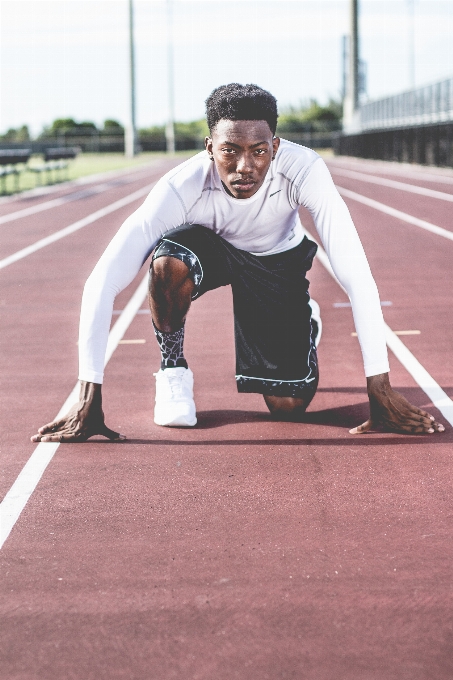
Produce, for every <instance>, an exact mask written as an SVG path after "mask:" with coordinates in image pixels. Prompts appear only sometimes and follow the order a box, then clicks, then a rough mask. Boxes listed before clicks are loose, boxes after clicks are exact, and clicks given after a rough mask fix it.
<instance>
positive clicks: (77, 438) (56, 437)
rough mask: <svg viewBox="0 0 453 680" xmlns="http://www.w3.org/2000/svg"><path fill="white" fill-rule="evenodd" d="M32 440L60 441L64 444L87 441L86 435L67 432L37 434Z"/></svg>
mask: <svg viewBox="0 0 453 680" xmlns="http://www.w3.org/2000/svg"><path fill="white" fill-rule="evenodd" d="M32 441H35V442H39V441H41V442H59V443H60V444H63V443H64V442H82V441H85V439H84V437H82V436H81V435H78V434H73V433H69V432H66V433H65V434H61V433H60V434H55V433H51V434H45V435H42V436H41V435H35V436H34V437H32Z"/></svg>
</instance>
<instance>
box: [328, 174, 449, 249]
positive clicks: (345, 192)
mask: <svg viewBox="0 0 453 680" xmlns="http://www.w3.org/2000/svg"><path fill="white" fill-rule="evenodd" d="M337 189H338V191H339V192H340V194H341V195H342V196H346V198H352V199H353V200H354V201H358V202H359V203H363V204H364V205H367V206H369V207H370V208H374V209H375V210H379V211H380V212H383V213H385V214H386V215H391V216H392V217H396V218H397V219H399V220H403V222H407V223H408V224H413V225H414V226H416V227H420V228H421V229H426V231H430V232H431V233H432V234H437V235H438V236H443V237H444V238H448V239H449V240H450V241H453V231H448V229H443V228H442V227H438V226H436V225H435V224H431V222H426V221H425V220H419V219H418V217H413V216H412V215H408V214H407V213H405V212H402V211H401V210H396V209H395V208H391V207H390V206H389V205H385V204H384V203H379V201H375V200H374V199H372V198H367V197H366V196H362V194H357V193H356V192H355V191H350V190H349V189H344V188H343V187H340V186H338V185H337Z"/></svg>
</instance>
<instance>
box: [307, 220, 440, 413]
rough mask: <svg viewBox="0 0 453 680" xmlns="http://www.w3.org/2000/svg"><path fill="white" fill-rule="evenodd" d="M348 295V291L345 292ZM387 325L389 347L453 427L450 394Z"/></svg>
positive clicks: (320, 254)
mask: <svg viewBox="0 0 453 680" xmlns="http://www.w3.org/2000/svg"><path fill="white" fill-rule="evenodd" d="M302 229H303V231H304V233H305V235H306V237H307V238H309V239H310V240H311V241H314V242H315V243H317V245H318V251H317V253H316V257H317V258H318V259H319V261H320V262H321V264H322V265H323V266H324V267H325V268H326V269H327V271H328V272H329V274H330V275H331V276H332V278H333V279H334V280H335V281H336V282H337V283H338V285H339V286H340V288H341V289H342V290H344V288H343V286H342V285H341V283H340V282H339V281H338V279H337V277H336V276H335V274H334V271H333V269H332V266H331V264H330V262H329V258H328V257H327V253H326V251H325V250H324V249H323V248H322V247H321V245H320V244H319V243H318V242H317V241H316V240H315V239H314V238H313V236H312V235H311V234H310V233H309V232H308V231H307V230H306V229H304V228H303V227H302ZM344 292H345V293H346V291H344ZM384 325H385V339H386V342H387V345H388V347H389V348H390V349H391V350H392V352H393V354H394V355H395V356H396V358H397V359H398V360H399V362H400V363H401V364H402V365H403V366H404V368H405V369H406V371H407V372H408V373H409V374H410V375H411V376H412V377H413V379H414V380H415V382H416V383H417V385H418V386H419V387H421V388H422V390H423V391H424V393H425V394H426V395H428V397H429V399H430V401H431V402H432V403H433V405H434V406H435V407H436V408H437V409H438V410H439V411H440V412H441V413H442V415H443V417H444V418H445V420H448V422H449V423H450V425H453V401H452V400H451V399H450V397H449V396H448V394H446V392H444V390H443V389H442V388H441V387H440V385H438V384H437V383H436V381H435V380H434V378H432V377H431V376H430V374H429V373H428V371H427V370H426V369H425V368H423V366H422V365H421V363H420V362H419V361H418V359H416V358H415V357H414V355H413V354H412V352H410V351H409V350H408V349H407V347H406V345H404V344H403V343H402V342H401V340H400V339H399V338H398V337H397V336H396V335H395V333H394V332H393V331H392V329H391V328H390V326H388V325H387V324H386V323H385V324H384Z"/></svg>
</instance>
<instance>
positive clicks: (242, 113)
mask: <svg viewBox="0 0 453 680" xmlns="http://www.w3.org/2000/svg"><path fill="white" fill-rule="evenodd" d="M206 118H207V121H208V127H209V130H210V131H211V133H212V131H213V130H214V128H215V126H216V125H217V123H218V122H219V120H221V119H222V118H225V119H226V120H265V121H266V122H267V124H268V125H269V127H270V129H271V132H272V134H273V135H275V130H276V129H277V118H278V111H277V100H276V99H275V97H274V96H273V95H271V93H270V92H267V90H263V89H262V88H261V87H258V85H253V84H252V83H250V84H248V85H240V84H239V83H229V84H228V85H220V87H216V89H215V90H213V91H212V92H211V94H210V95H209V97H208V98H207V99H206Z"/></svg>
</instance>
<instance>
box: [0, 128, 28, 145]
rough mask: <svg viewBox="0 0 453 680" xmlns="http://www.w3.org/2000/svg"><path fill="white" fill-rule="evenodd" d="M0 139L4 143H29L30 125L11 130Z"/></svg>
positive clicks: (0, 136)
mask: <svg viewBox="0 0 453 680" xmlns="http://www.w3.org/2000/svg"><path fill="white" fill-rule="evenodd" d="M0 139H1V140H2V141H4V142H29V141H30V132H29V130H28V125H22V126H21V127H19V128H9V130H7V131H6V132H5V134H4V135H0Z"/></svg>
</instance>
